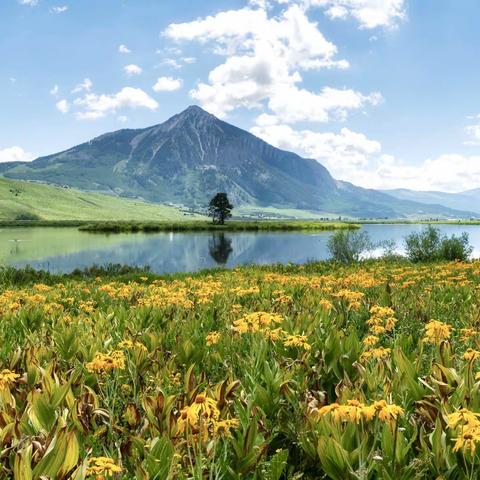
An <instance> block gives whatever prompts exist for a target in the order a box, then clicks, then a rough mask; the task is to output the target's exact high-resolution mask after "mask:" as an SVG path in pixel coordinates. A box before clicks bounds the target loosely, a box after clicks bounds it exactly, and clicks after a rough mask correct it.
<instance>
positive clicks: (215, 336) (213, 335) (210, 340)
mask: <svg viewBox="0 0 480 480" xmlns="http://www.w3.org/2000/svg"><path fill="white" fill-rule="evenodd" d="M219 340H220V333H219V332H215V331H214V332H210V333H209V334H208V335H207V336H206V337H205V342H206V343H207V345H208V346H210V345H216V344H217V343H218V341H219Z"/></svg>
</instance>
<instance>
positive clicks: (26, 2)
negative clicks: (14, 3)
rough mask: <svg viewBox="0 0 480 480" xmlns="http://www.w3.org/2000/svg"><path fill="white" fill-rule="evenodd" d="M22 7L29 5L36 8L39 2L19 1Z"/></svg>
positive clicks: (36, 0) (33, 0) (30, 0)
mask: <svg viewBox="0 0 480 480" xmlns="http://www.w3.org/2000/svg"><path fill="white" fill-rule="evenodd" d="M18 3H19V4H20V5H28V6H29V7H35V6H37V5H38V0H18Z"/></svg>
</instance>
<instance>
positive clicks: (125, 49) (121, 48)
mask: <svg viewBox="0 0 480 480" xmlns="http://www.w3.org/2000/svg"><path fill="white" fill-rule="evenodd" d="M118 52H119V53H131V52H132V51H131V50H130V49H129V48H128V47H127V46H126V45H123V44H122V45H120V46H119V47H118Z"/></svg>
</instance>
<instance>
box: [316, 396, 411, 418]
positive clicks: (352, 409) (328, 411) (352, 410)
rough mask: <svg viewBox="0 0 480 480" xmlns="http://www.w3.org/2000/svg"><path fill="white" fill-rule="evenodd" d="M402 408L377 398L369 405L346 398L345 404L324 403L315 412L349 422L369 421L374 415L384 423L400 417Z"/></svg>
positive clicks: (402, 411)
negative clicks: (324, 404)
mask: <svg viewBox="0 0 480 480" xmlns="http://www.w3.org/2000/svg"><path fill="white" fill-rule="evenodd" d="M403 414H404V410H403V408H402V407H399V406H398V405H395V404H389V403H387V402H386V401H385V400H379V401H376V402H374V403H373V404H371V405H365V404H364V403H361V402H359V401H358V400H348V402H347V404H346V405H340V404H338V403H332V404H330V405H326V406H324V407H322V408H320V410H318V412H317V416H318V418H322V417H325V416H330V417H331V418H333V419H334V420H340V421H344V422H350V423H360V421H361V420H365V421H366V422H369V421H371V420H373V419H374V418H375V416H376V417H377V418H378V419H379V420H381V421H382V422H385V423H390V422H393V421H395V420H397V419H398V418H399V417H402V416H403Z"/></svg>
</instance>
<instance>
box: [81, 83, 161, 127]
mask: <svg viewBox="0 0 480 480" xmlns="http://www.w3.org/2000/svg"><path fill="white" fill-rule="evenodd" d="M73 103H74V105H75V106H76V107H78V108H80V109H81V111H78V112H76V116H77V118H79V119H81V120H95V119H97V118H102V117H105V116H106V115H108V114H110V113H115V112H117V110H119V109H121V108H124V107H128V108H146V109H148V110H156V109H157V108H158V103H157V102H156V101H155V100H154V99H153V98H152V97H150V96H149V95H148V94H147V93H146V92H144V91H143V90H142V89H140V88H132V87H125V88H122V90H120V91H119V92H118V93H115V94H112V95H105V94H102V95H97V94H95V93H87V94H85V95H84V96H83V97H80V98H77V99H75V100H74V102H73Z"/></svg>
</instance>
